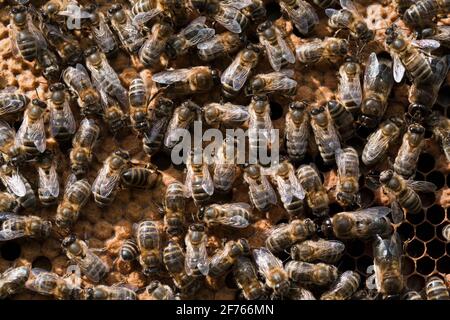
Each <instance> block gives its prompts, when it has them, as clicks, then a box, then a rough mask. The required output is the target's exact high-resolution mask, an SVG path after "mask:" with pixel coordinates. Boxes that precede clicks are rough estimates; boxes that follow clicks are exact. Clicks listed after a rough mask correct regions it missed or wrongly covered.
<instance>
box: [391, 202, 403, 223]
mask: <svg viewBox="0 0 450 320" xmlns="http://www.w3.org/2000/svg"><path fill="white" fill-rule="evenodd" d="M391 210H392V214H391V216H392V222H394V223H396V224H397V223H400V222H402V221H403V218H404V217H403V209H402V207H401V206H400V204H399V203H398V201H393V202H392V203H391Z"/></svg>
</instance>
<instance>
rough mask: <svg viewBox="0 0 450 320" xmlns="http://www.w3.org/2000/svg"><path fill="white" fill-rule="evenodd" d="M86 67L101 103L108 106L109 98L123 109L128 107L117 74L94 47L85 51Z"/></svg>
mask: <svg viewBox="0 0 450 320" xmlns="http://www.w3.org/2000/svg"><path fill="white" fill-rule="evenodd" d="M85 55H86V66H87V68H88V69H89V71H91V76H92V81H93V83H94V85H95V87H96V88H97V90H98V91H99V93H100V97H101V101H102V102H103V104H104V105H106V106H109V100H110V97H112V98H115V99H117V101H118V102H119V103H120V105H121V106H122V107H124V108H127V107H128V92H127V90H126V89H125V88H124V87H123V86H122V84H121V83H120V79H119V77H118V76H117V73H116V72H115V71H114V69H113V68H112V67H111V66H110V64H109V62H108V60H107V59H106V56H105V54H104V53H103V52H100V51H98V49H97V48H96V47H91V48H89V49H87V50H86V52H85Z"/></svg>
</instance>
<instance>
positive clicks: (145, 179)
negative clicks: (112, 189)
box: [121, 165, 160, 189]
mask: <svg viewBox="0 0 450 320" xmlns="http://www.w3.org/2000/svg"><path fill="white" fill-rule="evenodd" d="M159 178H160V172H159V171H158V170H156V169H154V168H153V167H152V166H151V165H147V166H145V167H133V168H129V169H126V170H124V171H123V172H122V174H121V181H122V183H123V184H124V185H125V186H127V187H129V188H145V189H152V188H154V187H155V185H156V183H157V182H158V180H159Z"/></svg>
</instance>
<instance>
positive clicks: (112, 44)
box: [87, 4, 119, 56]
mask: <svg viewBox="0 0 450 320" xmlns="http://www.w3.org/2000/svg"><path fill="white" fill-rule="evenodd" d="M87 11H89V13H90V18H89V28H90V31H91V33H90V36H91V37H92V39H93V40H94V42H95V44H96V45H97V47H98V48H99V49H100V50H101V51H102V52H103V53H104V54H105V55H106V56H113V55H114V54H116V52H117V50H118V49H119V48H118V45H117V42H116V38H115V36H114V33H113V32H112V30H111V28H110V27H109V25H108V22H107V21H106V17H105V15H104V14H103V13H102V12H100V11H99V10H98V8H97V5H96V4H90V5H88V7H87Z"/></svg>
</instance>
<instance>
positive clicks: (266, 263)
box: [253, 248, 283, 278]
mask: <svg viewBox="0 0 450 320" xmlns="http://www.w3.org/2000/svg"><path fill="white" fill-rule="evenodd" d="M253 259H255V262H256V265H257V266H258V271H259V272H260V273H261V274H262V275H264V277H266V278H268V277H270V274H271V271H272V270H273V269H274V268H283V264H282V263H281V260H280V259H278V258H277V257H275V256H274V255H273V254H272V253H271V252H270V251H269V250H268V249H266V248H259V249H254V250H253Z"/></svg>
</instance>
